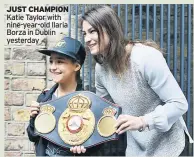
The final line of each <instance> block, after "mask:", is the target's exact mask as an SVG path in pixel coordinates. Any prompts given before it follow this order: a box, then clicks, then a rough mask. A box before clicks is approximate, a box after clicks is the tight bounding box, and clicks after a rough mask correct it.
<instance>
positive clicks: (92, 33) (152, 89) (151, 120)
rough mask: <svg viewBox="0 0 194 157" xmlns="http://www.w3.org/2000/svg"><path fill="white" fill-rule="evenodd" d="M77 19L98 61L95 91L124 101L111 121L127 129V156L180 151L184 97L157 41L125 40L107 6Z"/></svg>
mask: <svg viewBox="0 0 194 157" xmlns="http://www.w3.org/2000/svg"><path fill="white" fill-rule="evenodd" d="M81 24H82V31H83V35H84V39H85V43H86V46H87V47H88V48H89V50H90V52H91V54H92V55H94V58H95V59H96V61H97V64H96V69H95V74H96V93H97V95H99V96H102V97H111V98H112V99H113V101H114V102H115V103H117V104H119V105H120V106H121V107H122V110H123V113H122V115H120V116H119V117H118V119H117V124H116V125H115V127H116V128H117V131H116V132H117V133H118V134H122V133H124V132H127V149H126V156H179V155H180V154H181V152H182V151H183V149H184V147H185V134H184V132H186V134H187V135H188V136H189V133H188V130H187V128H186V125H185V122H184V120H183V118H182V115H183V114H184V113H185V112H186V111H187V108H188V103H187V100H186V98H185V96H184V94H183V93H182V91H181V89H180V87H179V86H178V83H177V82H176V80H175V79H174V77H173V75H172V74H171V72H170V70H169V68H168V66H167V64H166V62H165V59H164V57H163V55H162V53H161V51H160V50H159V49H158V46H157V45H156V44H154V43H152V42H143V41H142V42H128V41H126V40H125V39H124V33H123V30H122V26H121V22H120V20H119V18H118V16H117V14H116V13H115V12H114V10H112V9H111V8H110V7H108V6H100V7H98V8H93V9H91V10H89V11H88V12H86V13H85V15H84V16H83V17H82V22H81ZM189 139H190V142H193V141H192V139H191V137H190V136H189ZM74 151H75V152H76V149H74Z"/></svg>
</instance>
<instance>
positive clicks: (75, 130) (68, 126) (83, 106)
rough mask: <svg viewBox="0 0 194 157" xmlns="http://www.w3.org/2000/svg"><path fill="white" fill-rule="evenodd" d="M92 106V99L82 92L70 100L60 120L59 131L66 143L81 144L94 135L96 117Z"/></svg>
mask: <svg viewBox="0 0 194 157" xmlns="http://www.w3.org/2000/svg"><path fill="white" fill-rule="evenodd" d="M90 107H91V101H90V99H89V98H88V97H86V96H83V95H81V94H78V95H76V96H74V97H72V98H71V99H70V100H69V101H68V108H67V109H66V110H65V111H64V112H63V113H62V114H61V116H60V118H59V122H58V133H59V136H60V137H61V139H62V140H63V141H64V142H65V143H67V144H69V145H80V144H82V143H84V142H85V141H86V140H87V139H88V138H89V137H90V136H91V135H92V133H93V131H94V126H95V117H94V114H93V113H92V111H91V110H90Z"/></svg>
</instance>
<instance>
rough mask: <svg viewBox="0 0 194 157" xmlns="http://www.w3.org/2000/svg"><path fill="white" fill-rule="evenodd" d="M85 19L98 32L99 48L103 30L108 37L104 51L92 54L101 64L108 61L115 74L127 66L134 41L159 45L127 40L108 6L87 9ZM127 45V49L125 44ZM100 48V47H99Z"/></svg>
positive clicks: (145, 43) (117, 18)
mask: <svg viewBox="0 0 194 157" xmlns="http://www.w3.org/2000/svg"><path fill="white" fill-rule="evenodd" d="M84 20H85V21H87V22H88V23H89V24H90V25H91V26H92V27H93V28H94V29H95V30H96V31H97V33H98V41H99V45H100V48H101V47H102V46H101V45H102V41H103V37H104V36H103V34H104V33H103V32H104V31H105V32H106V33H107V35H108V37H109V45H108V48H107V49H106V52H105V53H100V54H98V55H96V56H94V58H95V60H96V61H97V62H98V63H100V64H102V63H108V65H109V66H110V68H111V69H112V70H113V71H114V72H115V73H116V74H122V73H124V71H125V70H126V69H127V68H128V66H129V56H130V53H131V51H132V47H133V46H134V45H135V43H142V44H144V45H148V46H152V47H154V48H156V49H159V46H158V45H157V44H156V43H155V42H152V41H131V42H130V41H129V40H127V39H125V37H124V32H123V28H122V24H121V21H120V19H119V17H118V16H117V14H116V12H115V11H114V10H113V9H112V8H110V7H108V6H99V7H96V8H92V9H91V10H89V11H87V12H86V13H85V14H84V15H83V16H82V19H81V25H82V24H83V21H84ZM127 45H129V47H128V49H126V46H127ZM100 50H101V49H100Z"/></svg>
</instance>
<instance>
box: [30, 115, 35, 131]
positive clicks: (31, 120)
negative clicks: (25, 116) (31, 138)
mask: <svg viewBox="0 0 194 157" xmlns="http://www.w3.org/2000/svg"><path fill="white" fill-rule="evenodd" d="M34 120H35V118H33V117H30V127H32V128H34Z"/></svg>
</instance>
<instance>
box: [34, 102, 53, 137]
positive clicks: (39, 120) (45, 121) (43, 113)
mask: <svg viewBox="0 0 194 157" xmlns="http://www.w3.org/2000/svg"><path fill="white" fill-rule="evenodd" d="M54 111H55V107H54V106H51V105H49V104H46V105H42V106H41V107H40V114H39V115H38V116H37V117H36V119H35V128H36V130H37V131H38V132H40V133H44V134H46V133H49V132H51V131H52V130H53V129H54V128H55V125H56V119H55V117H54V115H53V114H52V113H53V112H54Z"/></svg>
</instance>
